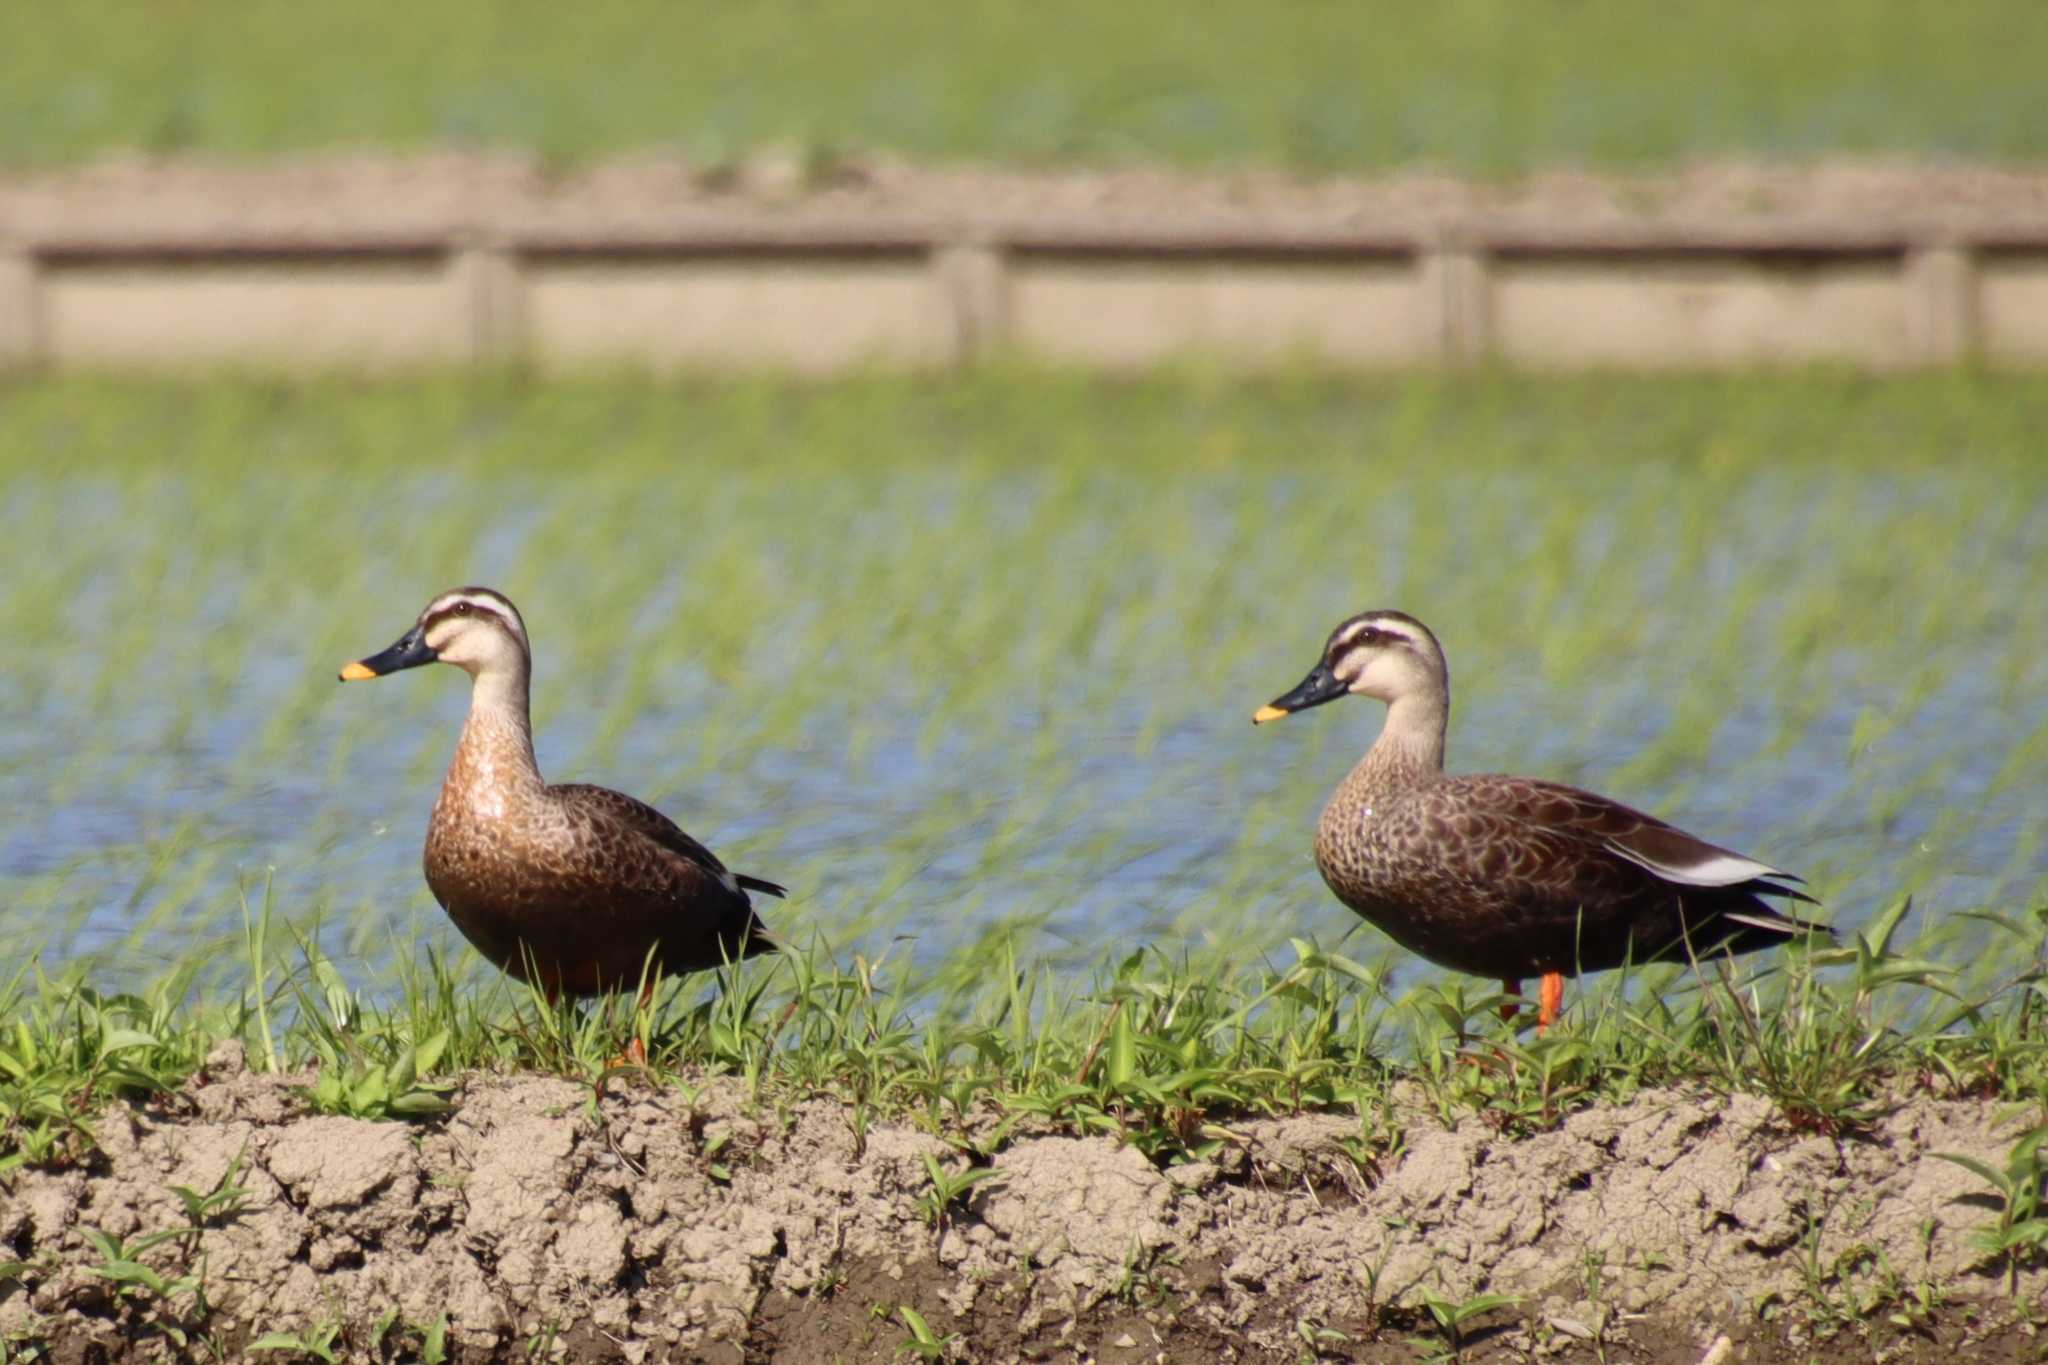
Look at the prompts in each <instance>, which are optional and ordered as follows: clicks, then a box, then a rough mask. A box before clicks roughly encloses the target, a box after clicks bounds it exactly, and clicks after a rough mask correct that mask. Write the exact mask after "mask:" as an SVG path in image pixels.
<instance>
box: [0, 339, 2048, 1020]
mask: <svg viewBox="0 0 2048 1365" xmlns="http://www.w3.org/2000/svg"><path fill="white" fill-rule="evenodd" d="M2044 429H2048V387H2044V386H2043V385H2041V384H2040V383H2039V382H2038V381H2037V380H2032V379H2026V378H2019V377H1998V376H1991V375H1971V374H1962V375H1951V376H1944V377H1931V378H1914V379H1890V380H1873V379H1868V378H1856V377H1849V376H1843V375H1835V374H1825V373H1823V374H1808V375H1798V376H1779V377H1750V378H1727V379H1699V378H1688V379H1670V378H1662V379H1622V378H1615V377H1596V378H1588V379H1563V380H1559V379H1542V380H1538V379H1520V378H1509V377H1504V376H1498V375H1491V376H1478V377H1471V378H1462V379H1439V378H1430V379H1414V378H1410V379H1385V380H1372V381H1363V382H1361V381H1352V380H1341V381H1340V380H1337V379H1333V378H1329V377H1326V376H1318V375H1314V374H1299V375H1292V376H1282V377H1278V378H1273V379H1266V380H1259V381H1241V380H1227V379H1225V378H1222V377H1220V376H1218V375H1215V374H1211V373H1207V372H1203V371H1199V370H1190V371H1184V372H1180V373H1174V374H1167V375H1163V376H1159V377H1156V378H1150V379H1145V380H1142V381H1108V380H1101V379H1093V378H1082V377H1078V376H1072V375H1062V374H1048V373H1044V372H1031V371H1009V370H1002V369H998V370H995V371H992V372H989V373H986V374H982V375H979V376H973V377H966V378H944V379H936V378H916V379H912V378H892V377H883V376H870V377H864V378H858V379H853V380H848V381H844V382H836V383H832V384H828V385H823V386H806V385H800V384H796V383H793V382H788V381H775V380H766V379H762V380H749V381H742V382H734V383H723V384H708V383H657V382H654V381H651V380H647V379H636V378H628V377H612V378H601V377H591V378H584V379H576V380H569V381H563V382H555V383H549V384H545V385H542V384H528V383H524V382H518V381H514V380H511V379H503V378H493V379H485V380H478V379H475V378H466V377H455V376H451V377H441V378H429V379H414V380H406V381H400V382H390V383H378V384H357V383H344V382H340V381H323V382H314V383H308V384H296V385H281V384H271V383H264V382H258V381H254V380H243V379H229V378H210V379H205V380H194V381H169V380H167V381H157V382H138V381H134V380H122V381H119V382H115V381H112V380H103V381H99V380H87V379H80V380H61V381H40V382H34V383H28V384H23V385H17V386H14V387H10V388H8V389H5V390H4V391H0V477H4V480H5V488H6V496H5V502H4V511H0V543H4V545H5V546H6V549H5V552H4V556H5V561H4V562H5V566H6V572H5V573H4V575H0V636H4V638H5V640H6V641H7V667H6V669H5V671H4V674H0V679H4V680H0V717H4V719H0V805H4V807H5V809H6V810H7V811H8V818H7V820H6V822H5V825H4V828H0V935H4V941H5V942H6V943H8V944H9V945H10V946H11V949H12V950H11V951H10V953H9V954H8V956H9V957H10V958H12V957H15V956H16V955H17V953H21V952H22V951H23V950H27V951H32V952H39V953H40V954H41V955H42V958H43V961H44V963H45V965H46V966H48V967H50V968H52V969H61V968H65V967H70V968H72V969H75V970H80V971H90V972H91V973H92V974H93V975H94V976H95V978H96V979H100V980H102V981H103V982H109V983H111V982H118V981H135V980H139V979H144V978H150V977H155V976H157V975H159V974H161V973H162V972H163V971H164V970H165V969H166V968H168V967H169V966H171V965H173V964H196V965H198V966H200V967H201V968H202V970H203V971H212V970H232V969H239V967H240V965H241V964H242V962H243V959H242V958H241V947H240V945H241V935H242V929H243V923H244V920H243V907H244V905H245V903H248V904H256V903H260V902H263V901H264V898H265V897H266V896H267V898H268V902H267V903H268V904H269V905H270V906H271V907H272V908H273V910H274V912H275V914H276V915H277V916H278V917H279V918H280V919H282V920H286V921H289V922H291V923H293V924H295V925H297V926H300V927H302V928H303V929H304V931H305V932H307V933H309V934H310V935H312V936H313V937H314V939H315V940H316V941H317V942H318V943H319V944H320V945H321V946H322V947H323V948H324V950H325V951H326V952H327V953H328V954H329V955H331V957H332V958H333V960H334V961H335V962H336V963H337V964H339V965H340V967H341V969H342V970H343V972H344V973H346V974H348V975H350V976H352V977H354V978H355V979H356V980H358V981H363V980H371V979H375V978H377V977H378V976H379V975H380V974H381V973H382V972H383V971H385V970H387V969H388V968H389V967H390V965H391V963H392V960H393V957H394V955H395V956H397V957H399V958H406V957H409V956H411V955H414V954H416V953H417V952H418V951H419V949H420V948H421V946H422V945H434V946H438V947H440V948H443V949H445V950H446V951H448V952H449V953H450V954H457V953H460V954H461V955H462V956H465V957H466V956H467V953H466V950H464V949H462V947H461V944H460V940H459V939H458V937H457V936H456V934H455V931H454V929H453V928H452V926H450V925H449V924H448V923H447V922H446V920H445V919H444V918H443V917H442V915H441V914H440V912H439V910H438V909H437V908H436V907H435V906H434V904H433V902H432V900H431V898H430V897H429V895H428V892H427V890H426V888H425V886H424V885H423V883H422V881H421V879H420V873H419V850H420V842H421V838H422V834H423V831H424V826H425V822H426V817H427V812H428V809H429V807H430V805H431V803H432V800H433V794H434V791H435V789H436V787H437V785H438V783H439V782H440V779H441V774H442V770H443V768H444V766H445V764H446V761H447V759H448V756H449V753H450V752H451V750H452V747H453V744H454V739H455V732H456V728H457V726H458V724H459V720H460V716H461V714H462V712H463V710H464V707H465V704H466V686H465V680H464V679H463V678H462V677H461V676H460V675H459V674H457V673H456V672H455V671H454V670H428V671H426V672H422V673H413V674H408V675H404V676H401V677H396V678H392V679H388V680H384V681H380V682H378V683H375V684H372V685H368V686H363V687H352V688H348V689H345V690H344V689H341V688H338V687H337V686H336V685H335V683H334V671H335V667H336V665H338V664H339V663H341V662H342V661H344V660H346V659H349V658H353V657H356V656H357V655H360V654H362V653H364V652H367V651H369V650H372V649H375V648H379V647H381V646H383V645H384V644H386V643H388V641H389V640H390V639H391V638H393V637H395V636H396V635H397V634H398V633H399V632H400V631H401V630H402V629H404V628H405V627H406V626H407V625H408V624H409V623H410V619H411V615H412V613H413V612H414V611H415V610H416V609H417V607H418V605H419V603H420V602H422V601H424V600H425V599H426V597H427V596H428V595H429V594H430V593H431V592H433V591H435V590H437V589H440V588H444V587H448V586H451V585H455V584H459V583H464V582H482V583H488V584H491V585H493V586H496V587H498V588H500V589H502V590H504V591H505V592H507V593H508V594H509V595H511V596H512V598H513V599H514V600H515V601H517V602H518V603H519V605H520V606H521V608H522V609H523V611H524V612H525V615H526V617H527V621H528V625H529V627H530V629H531V631H532V634H533V639H534V645H535V652H536V678H535V716H536V724H537V731H538V749H539V754H540V760H541V765H542V769H543V771H544V772H546V773H547V774H548V776H549V777H550V778H551V779H552V780H589V781H599V782H604V783H606V784H608V785H614V786H617V787H619V788H621V789H623V790H626V791H630V792H634V793H636V794H638V795H640V796H642V797H644V798H646V799H648V800H650V801H652V802H654V803H656V804H657V805H659V806H661V807H662V808H663V809H664V810H666V811H667V812H669V813H670V814H672V815H674V816H675V817H676V818H677V819H678V820H679V821H680V822H681V823H682V824H683V825H684V826H685V827H686V828H688V829H690V830H691V831H692V832H693V833H695V834H697V835H698V836H699V837H701V838H703V839H704V840H705V841H706V842H708V843H710V844H711V845H712V846H713V847H714V848H716V849H717V850H718V851H719V852H720V853H721V854H722V855H724V856H725V858H726V860H727V861H728V862H729V863H731V864H732V865H733V866H735V867H736V868H739V869H742V870H746V871H751V872H755V873H758V874H761V875H765V876H769V877H773V878H775V879H777V880H779V881H783V882H787V883H788V884H789V885H790V886H791V887H792V889H793V893H794V894H793V897H792V899H791V900H790V901H789V902H788V903H787V904H772V905H770V906H769V907H768V909H767V913H768V915H769V918H770V920H771V922H772V923H774V924H775V925H776V926H777V927H778V929H780V930H781V931H783V932H784V933H786V934H788V935H789V936H791V937H792V938H794V939H796V940H798V941H811V940H814V939H821V940H822V941H823V942H824V943H826V944H827V945H830V947H831V949H832V950H833V951H834V952H838V953H853V952H859V953H862V954H865V955H866V956H868V957H869V958H871V959H872V958H874V957H876V956H883V955H888V954H894V955H895V956H896V958H897V960H899V961H915V962H918V963H920V964H924V965H927V966H934V967H936V966H938V965H939V964H947V963H950V964H951V968H952V971H953V972H954V974H956V975H957V973H958V972H961V971H968V972H970V973H971V970H972V968H973V964H974V963H975V962H976V961H977V960H978V959H976V958H975V957H974V956H973V952H974V950H975V949H976V947H977V945H981V944H985V943H987V942H989V941H990V940H991V939H992V938H993V937H995V936H998V935H1011V936H1014V941H1017V942H1021V943H1023V944H1025V945H1027V950H1028V952H1029V953H1030V954H1031V955H1034V956H1037V957H1041V958H1043V959H1045V960H1047V961H1049V962H1052V963H1054V964H1055V965H1056V966H1058V965H1065V966H1073V965H1077V964H1082V963H1093V962H1097V961H1099V960H1101V959H1102V958H1103V957H1104V955H1106V954H1107V955H1112V956H1121V955H1122V954H1124V953H1127V952H1129V951H1130V950H1131V949H1133V948H1136V947H1139V946H1143V945H1154V946H1157V947H1159V948H1161V949H1162V950H1164V951H1166V952H1167V953H1169V954H1171V955H1173V956H1175V957H1177V958H1181V957H1184V958H1186V959H1188V960H1189V961H1192V962H1194V963H1197V964H1199V963H1201V962H1203V961H1215V962H1218V963H1222V962H1226V961H1242V960H1245V959H1246V958H1247V957H1253V956H1256V955H1257V954H1260V953H1267V952H1273V951H1275V950H1280V949H1283V948H1284V946H1285V944H1286V941H1287V940H1288V939H1289V938H1290V937H1295V936H1300V937H1309V938H1313V939H1315V940H1317V941H1319V942H1321V943H1324V944H1326V945H1335V944H1337V943H1338V942H1339V941H1340V940H1345V939H1346V938H1347V936H1348V942H1347V946H1346V947H1345V949H1344V951H1345V952H1347V953H1349V954H1351V955H1352V956H1353V957H1360V958H1365V957H1371V956H1373V955H1375V954H1383V953H1385V952H1386V951H1387V945H1386V944H1385V941H1384V940H1383V939H1380V938H1379V937H1378V935H1377V933H1376V931H1373V930H1371V929H1368V928H1365V927H1363V926H1361V925H1360V924H1359V923H1358V922H1357V921H1356V920H1355V919H1354V917H1353V916H1352V915H1351V914H1350V913H1349V912H1348V911H1346V910H1345V909H1344V908H1343V907H1342V906H1340V905H1338V904H1337V903H1336V901H1335V900H1334V899H1333V898H1332V897H1330V896H1329V894H1328V893H1327V892H1326V891H1325V890H1324V888H1323V887H1322V885H1321V883H1320V881H1319V879H1318V877H1317V875H1316V872H1315V869H1314V867H1313V864H1312V862H1311V859H1310V854H1309V839H1310V832H1311V829H1312V825H1313V821H1314V818H1315V814H1316V811H1317V810H1318V809H1319V805H1320V802H1321V801H1322V799H1323V797H1324V795H1325V794H1326V793H1327V792H1328V790H1329V789H1330V788H1331V787H1332V786H1333V785H1334V784H1335V782H1336V781H1337V780H1338V778H1339V777H1340V776H1341V775H1342V773H1343V772H1344V771H1345V770H1346V768H1347V767H1348V766H1349V764H1350V763H1351V762H1352V761H1353V759H1354V758H1355V757H1356V756H1357V754H1358V753H1359V752H1360V751H1362V749H1363V748H1364V746H1365V745H1366V744H1367V742H1368V741H1369V740H1370V738H1371V736H1372V735H1373V734H1374V733H1376V731H1377V727H1378V725H1379V723H1380V718H1381V710H1380V708H1379V707H1378V706H1376V705H1374V704H1371V703H1368V702H1363V701H1359V702H1347V703H1345V704H1343V705H1340V706H1336V707H1332V708H1329V709H1327V710H1323V711H1320V712H1317V713H1314V714H1312V715H1305V716H1301V717H1297V718H1294V719H1292V720H1290V721H1288V722H1287V723H1285V724H1282V725H1277V726H1270V727H1266V728H1264V729H1262V730H1260V731H1257V732H1255V731H1254V730H1253V728H1252V727H1251V725H1250V724H1249V723H1248V717H1249V713H1250V711H1251V710H1252V708H1253V707H1255V706H1256V705H1258V704H1259V703H1261V702H1263V701H1265V700H1266V699H1268V698H1269V697H1270V696H1272V695H1274V694H1275V693H1277V692H1278V691H1280V690H1283V689H1284V688H1285V687H1287V686H1288V685H1291V684H1292V683H1293V682H1294V681H1295V680H1296V679H1297V678H1298V677H1299V676H1300V674H1301V673H1302V671H1303V670H1304V669H1305V668H1306V667H1307V665H1308V664H1309V663H1311V662H1312V661H1313V659H1314V656H1315V653H1316V651H1317V649H1318V648H1319V647H1320V645H1321V643H1322V640H1323V637H1324V635H1325V633H1326V632H1327V631H1328V629H1329V628H1330V627H1331V626H1332V625H1333V624H1334V623H1335V622H1336V621H1337V620H1338V619H1339V618H1341V617H1342V616H1344V615H1345V614H1347V613H1349V612H1351V611H1354V610H1358V609H1362V608H1366V607H1373V606H1393V607H1400V608H1403V609H1406V610H1408V611H1411V612H1414V613H1416V614H1417V615H1420V616H1421V617H1423V618H1424V619H1425V620H1427V621H1429V622H1430V623H1431V624H1432V625H1433V626H1435V627H1436V628H1437V630H1438V632H1439V634H1440V635H1441V636H1442V638H1443V641H1444V645H1445V648H1446V649H1447V651H1448V653H1449V657H1450V661H1451V669H1452V677H1453V716H1452V732H1451V745H1450V762H1451V766H1452V767H1453V768H1455V769H1460V770H1508V771H1518V772H1527V773H1532V774H1537V775H1543V776H1549V777H1553V778H1558V779H1562V780H1566V781H1572V782H1577V783H1581V784H1583V785H1587V786H1590V787H1592V788H1594V789H1596V790H1599V791H1603V792H1605V793H1608V794H1610V795H1613V796H1616V797H1618V798H1620V799H1623V800H1626V801H1629V802H1631V803H1634V804H1638V805H1642V806H1644V807H1646V808H1648V809H1650V810H1652V811H1656V812H1658V813H1661V814H1666V815H1669V816H1672V817H1673V818H1675V819H1678V820H1680V821H1681V822H1682V823H1684V824H1685V825H1686V826H1687V827H1688V828H1690V829H1692V830H1694V831H1696V832H1698V833H1700V834H1702V835H1704V836H1706V837H1709V838H1712V839H1715V840H1717V841H1720V842H1724V843H1727V844H1729V845H1730V846H1732V847H1735V848H1738V849H1741V850H1743V851H1745V852H1748V853H1751V854H1754V855H1755V856H1758V857H1760V858H1763V859H1765V860H1767V861H1770V862H1772V863H1775V864H1778V865H1780V866H1783V867H1786V868H1789V869H1792V870H1794V871H1798V872H1801V873H1803V874H1805V875H1806V876H1807V877H1808V878H1809V879H1810V882H1811V886H1812V889H1813V890H1814V892H1815V893H1816V894H1817V895H1818V896H1819V897H1820V899H1821V900H1822V901H1823V902H1824V904H1825V906H1826V910H1827V913H1828V914H1829V915H1830V916H1831V917H1832V918H1833V920H1834V921H1835V922H1836V923H1837V924H1844V925H1854V924H1857V923H1860V922H1862V921H1864V920H1865V919H1867V918H1868V917H1869V916H1871V915H1872V914H1874V913H1875V912H1877V911H1878V910H1879V909H1880V908H1881V907H1883V906H1885V905H1887V904H1890V903H1891V902H1892V901H1894V900H1895V899H1896V898H1897V897H1899V896H1900V895H1903V894H1907V893H1910V894H1911V895H1913V896H1914V897H1915V907H1916V908H1915V912H1914V913H1915V915H1916V917H1917V932H1919V933H1921V934H1923V935H1928V934H1931V935H1932V936H1933V937H1934V938H1935V939H1942V938H1951V939H1954V938H1956V937H1957V936H1965V935H1970V934H1977V933H1981V930H1982V926H1981V925H1977V924H1975V923H1974V922H1973V921H1970V920H1968V919H1966V918H1963V917H1961V916H1960V914H1959V912H1963V911H1968V910H1974V909H1991V910H1997V911H2001V912H2007V913H2014V914H2017V913H2020V912H2022V911H2024V910H2026V909H2027V908H2029V907H2031V906H2032V905H2035V904H2039V903H2041V901H2042V899H2043V896H2044V893H2048V846H2044V842H2043V836H2044V832H2048V783H2044V782H2042V781H2041V780H2040V772H2041V769H2042V765H2043V763H2044V761H2048V702H2044V700H2043V699H2044V697H2048V611H2044V610H2043V609H2042V596H2043V589H2044V587H2048V459H2044V457H2043V456H2042V453H2041V450H2040V438H2039V433H2040V432H2041V431H2042V430H2044ZM1959 951H1960V949H1959ZM1392 960H1393V961H1394V962H1395V963H1396V965H1397V967H1398V968H1399V973H1400V974H1401V975H1402V976H1403V977H1404V978H1405V979H1414V978H1416V977H1420V976H1424V975H1427V974H1429V973H1430V972H1431V970H1432V969H1430V968H1428V967H1427V965H1426V964H1422V963H1419V962H1416V961H1414V960H1412V959H1404V958H1401V957H1399V956H1395V957H1394V958H1393V959H1392ZM1978 965H1979V966H1981V967H1983V968H1984V969H1985V970H1987V971H1989V970H1994V969H1995V968H1996V967H1997V966H1998V965H1999V964H1997V963H1979V964H1978ZM10 974H11V973H10Z"/></svg>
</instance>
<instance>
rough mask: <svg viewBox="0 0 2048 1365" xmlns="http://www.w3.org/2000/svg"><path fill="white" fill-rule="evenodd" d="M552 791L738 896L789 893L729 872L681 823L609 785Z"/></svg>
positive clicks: (564, 786)
mask: <svg viewBox="0 0 2048 1365" xmlns="http://www.w3.org/2000/svg"><path fill="white" fill-rule="evenodd" d="M554 791H555V794H556V795H558V796H561V797H563V798H565V799H566V800H569V801H572V802H574V803H575V804H577V805H579V806H581V807H583V808H584V809H585V810H589V811H593V812H601V813H602V814H604V815H607V816H609V817H611V818H612V819H614V820H616V821H618V822H619V823H620V824H622V825H624V826H626V827H627V828H628V829H630V830H632V831H633V832H634V833H636V834H640V835H643V836H645V837H646V838H648V839H650V840H652V841H653V842H654V843H656V844H658V845H660V846H661V847H662V848H665V849H667V850H668V851H669V852H671V853H674V854H677V855H678V856H680V857H683V858H687V859H689V860H690V861H691V862H693V863H695V864H697V865H698V866H699V867H701V868H703V869H704V870H705V871H706V872H709V873H710V874H711V875H712V876H713V877H715V878H717V879H718V881H719V883H720V884H721V885H723V886H724V887H725V889H726V890H728V891H730V892H732V893H733V894H735V895H738V896H740V897H741V898H742V899H744V898H745V892H746V891H760V892H763V893H765V894H767V895H770V896H787V895H788V894H789V892H788V889H787V888H785V887H782V886H779V885H777V884H776V883H774V882H771V881H764V880H762V879H761V878H759V877H749V876H747V875H745V874H744V873H735V872H733V871H732V870H731V869H730V868H728V867H727V866H726V865H725V864H724V863H723V862H721V861H720V860H719V857H718V855H717V854H716V853H713V852H712V851H711V850H710V849H708V848H706V847H704V845H702V844H700V843H698V842H697V841H696V840H695V839H692V838H691V837H690V836H689V835H688V834H686V833H684V832H683V828H682V826H680V825H678V824H677V823H676V822H675V821H673V820H671V819H669V818H668V817H667V816H666V815H663V814H662V813H661V812H660V811H658V810H656V809H655V808H654V807H652V806H650V805H648V804H647V803H646V802H645V801H640V800H636V799H634V798H633V797H630V796H628V795H626V794H625V793H624V792H618V791H613V790H612V789H611V788H610V787H599V786H594V785H592V784H591V783H588V782H564V783H560V784H558V785H556V786H555V788H554Z"/></svg>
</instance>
